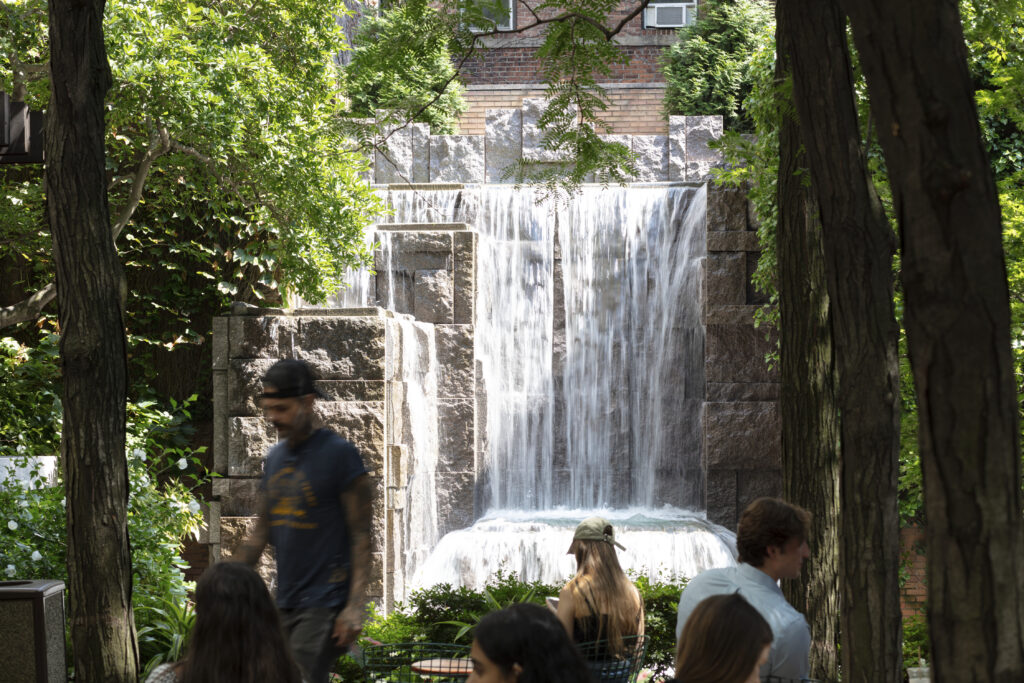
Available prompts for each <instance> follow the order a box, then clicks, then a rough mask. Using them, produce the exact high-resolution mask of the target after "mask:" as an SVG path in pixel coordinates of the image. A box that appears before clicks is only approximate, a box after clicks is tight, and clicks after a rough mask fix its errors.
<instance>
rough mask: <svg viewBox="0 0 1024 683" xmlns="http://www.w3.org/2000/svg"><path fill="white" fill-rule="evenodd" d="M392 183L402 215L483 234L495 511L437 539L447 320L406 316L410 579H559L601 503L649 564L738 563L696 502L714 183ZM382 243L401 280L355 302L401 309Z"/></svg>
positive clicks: (481, 279)
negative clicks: (557, 188)
mask: <svg viewBox="0 0 1024 683" xmlns="http://www.w3.org/2000/svg"><path fill="white" fill-rule="evenodd" d="M386 192H387V198H388V203H389V205H390V207H391V209H392V215H391V217H390V218H389V222H391V223H400V224H407V223H425V222H430V223H445V222H468V223H471V224H472V225H474V227H475V228H476V230H477V232H478V241H477V273H476V287H477V306H476V310H477V314H476V320H475V339H476V349H475V355H476V360H477V362H478V364H479V365H478V367H479V368H480V369H481V373H482V377H481V379H482V384H483V386H484V391H485V395H486V400H485V401H484V403H483V405H485V406H486V413H485V414H483V415H481V416H480V417H481V419H480V423H479V426H478V429H480V430H481V433H482V434H481V435H482V437H483V439H482V442H483V443H485V444H486V451H487V458H486V462H484V463H483V464H482V467H481V468H480V471H479V477H478V480H477V502H478V508H479V509H481V510H486V513H485V514H484V516H483V517H482V518H481V519H480V520H478V521H477V522H476V523H475V524H474V525H473V526H472V527H470V528H468V529H462V530H459V531H455V532H452V533H449V534H447V535H446V536H445V537H444V538H441V539H440V540H438V538H437V537H438V532H437V508H436V498H437V497H436V495H435V494H436V491H434V488H433V487H434V485H435V477H434V472H435V468H436V462H437V457H438V452H437V448H438V447H437V431H436V421H437V416H436V381H437V380H436V359H435V355H434V353H435V352H434V347H433V344H434V341H433V334H428V332H427V330H428V329H431V328H432V326H430V325H421V324H419V323H415V322H413V321H411V320H402V321H401V329H402V353H403V360H402V363H403V367H402V374H403V378H404V379H405V381H406V382H407V389H406V397H405V403H404V408H403V410H404V411H405V413H406V415H405V418H406V419H405V429H406V430H407V432H406V434H405V435H404V438H403V442H404V443H406V444H407V445H408V447H409V448H410V449H411V451H412V453H411V454H410V457H412V459H413V462H414V470H413V472H412V474H411V476H410V479H409V482H408V484H407V492H408V495H409V508H408V516H407V517H406V520H405V527H406V528H405V529H404V531H405V533H406V536H405V538H406V546H405V547H406V556H405V558H404V559H405V562H404V565H405V571H406V576H405V581H404V584H405V585H404V586H403V587H404V588H406V589H408V588H413V587H420V586H426V585H432V584H435V583H439V582H449V583H453V584H461V585H468V586H480V585H482V584H483V583H485V582H486V580H487V578H488V577H489V576H492V575H493V574H494V573H495V572H496V571H498V570H499V569H504V570H505V571H515V572H517V573H518V574H520V575H521V576H522V577H523V578H524V579H526V580H541V581H544V582H547V583H557V582H560V581H562V580H564V579H565V578H566V577H567V576H569V575H570V574H571V573H572V571H573V569H574V567H573V561H572V559H571V557H569V556H567V555H566V554H565V551H566V549H567V548H568V545H569V539H570V538H571V533H572V528H573V527H574V526H575V524H576V523H578V522H579V520H580V519H582V518H583V517H586V516H589V515H592V514H600V515H602V516H604V517H606V518H608V519H609V520H610V521H611V522H612V523H613V524H615V525H616V529H617V537H618V538H619V539H620V540H621V541H622V542H623V543H624V544H625V545H626V547H627V550H626V551H621V552H620V553H619V555H620V561H621V562H622V564H623V566H624V567H625V568H626V569H627V570H632V571H634V572H636V573H638V574H646V575H648V576H650V577H651V578H656V577H657V575H658V574H664V575H666V576H668V577H672V578H674V577H678V576H692V575H694V574H696V573H697V572H699V571H701V570H703V569H705V568H708V567H712V566H722V565H727V564H732V563H733V562H734V551H733V548H734V545H735V537H734V536H733V535H732V534H731V533H730V532H728V531H727V530H725V529H723V528H721V527H718V526H716V525H714V524H711V523H709V522H707V521H706V520H705V519H704V517H703V515H701V514H700V513H694V512H691V511H690V510H691V509H701V508H702V507H703V500H702V495H703V494H702V492H703V481H702V468H701V420H702V410H703V395H704V374H703V363H704V354H703V346H704V329H703V325H702V322H701V302H702V301H703V296H702V292H701V291H700V287H701V281H702V278H701V276H700V270H701V267H702V261H703V258H704V255H705V254H704V249H705V246H704V245H705V232H704V231H705V228H704V213H705V199H706V197H705V190H704V189H703V188H694V187H678V186H664V185H662V186H655V185H652V186H640V185H634V186H631V187H629V188H597V187H585V188H584V189H583V191H582V193H581V194H579V195H577V196H575V197H573V198H571V199H570V200H569V201H568V202H565V203H562V204H555V203H551V202H539V201H538V198H537V196H536V194H535V192H534V191H532V190H530V189H521V190H516V189H514V188H512V187H509V186H484V187H480V188H466V189H459V190H451V189H415V190H412V189H410V190H387V191H386ZM370 239H373V240H375V242H376V245H377V249H378V259H379V263H378V268H379V269H380V270H381V272H383V273H387V274H388V276H386V277H383V278H378V279H377V280H376V283H375V286H376V291H375V293H374V290H373V287H372V286H369V285H367V286H364V287H361V288H358V289H356V288H353V289H352V290H350V293H349V294H348V295H347V297H346V298H345V300H344V301H345V302H346V305H349V306H365V305H367V304H368V303H372V302H373V301H374V298H375V300H376V302H378V303H379V304H385V305H387V306H388V307H389V308H392V309H393V308H394V306H395V291H394V282H393V280H392V278H391V277H390V274H391V268H390V265H389V264H390V262H391V258H392V240H391V232H390V231H389V230H388V229H387V226H381V228H380V229H379V230H378V231H377V232H376V233H375V234H374V235H372V236H371V237H370ZM381 266H383V267H381ZM360 277H363V276H362V275H360ZM365 277H367V281H368V282H370V280H369V279H368V278H369V276H368V275H367V276H365ZM360 296H362V297H368V296H369V297H370V298H369V299H367V298H359V297H360ZM432 392H434V393H433V394H432ZM431 411H433V412H432V413H431ZM431 548H433V551H432V552H430V550H431ZM413 572H414V574H413ZM410 576H411V577H412V581H411V582H410V581H409V578H410ZM403 592H404V591H403ZM396 597H398V598H399V599H401V597H402V596H401V595H399V596H396Z"/></svg>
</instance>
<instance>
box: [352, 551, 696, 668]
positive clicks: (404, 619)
mask: <svg viewBox="0 0 1024 683" xmlns="http://www.w3.org/2000/svg"><path fill="white" fill-rule="evenodd" d="M634 583H635V585H636V587H637V589H638V590H639V591H640V596H641V597H642V598H643V601H644V610H645V615H646V622H645V628H646V633H647V637H648V647H647V662H646V664H645V666H646V667H647V668H649V669H653V670H654V671H655V672H656V673H657V674H659V675H661V674H667V673H669V672H670V670H671V668H672V665H673V661H674V659H675V648H676V637H675V628H676V609H677V606H678V604H679V595H680V593H682V590H683V587H684V586H685V585H686V583H685V581H683V582H668V581H651V580H650V579H648V578H646V577H643V576H641V577H638V578H635V579H634ZM559 590H560V587H559V586H553V585H548V584H543V583H540V582H536V581H534V582H528V581H521V580H520V579H518V578H517V577H516V576H515V575H514V574H509V573H505V572H503V571H502V572H499V573H498V574H497V575H496V576H495V577H494V578H493V579H491V580H490V581H488V582H487V584H486V585H485V586H484V587H483V588H481V589H480V590H472V589H470V588H465V587H460V588H456V587H453V586H451V585H448V584H441V585H437V586H433V587H431V588H426V589H422V590H418V591H415V592H414V593H413V594H412V595H411V596H410V598H409V601H408V602H407V603H406V604H404V605H397V606H396V607H395V609H394V610H393V611H392V612H391V613H390V614H389V615H388V616H386V617H385V616H382V615H381V614H380V612H378V611H377V610H376V608H374V611H373V613H372V614H371V617H370V619H369V620H368V621H367V623H366V626H365V628H364V629H363V636H364V637H365V638H368V639H371V640H374V641H379V642H383V643H401V642H414V641H423V642H439V643H451V642H456V641H457V640H458V638H459V637H461V636H462V635H464V634H465V633H467V632H468V630H469V629H467V628H466V627H467V626H470V627H471V626H474V625H475V624H476V623H477V622H478V621H479V620H480V618H481V617H483V616H484V615H485V614H487V613H488V612H490V611H493V610H496V609H501V608H503V607H505V606H508V605H511V604H514V603H518V602H533V603H536V604H543V602H544V599H545V598H546V597H547V596H550V595H557V594H558V592H559ZM336 671H337V672H338V673H339V674H342V675H343V676H344V677H345V680H357V678H358V677H359V676H360V672H359V670H358V666H357V665H356V664H355V662H353V661H352V660H351V659H343V660H342V661H341V662H340V663H339V666H338V668H337V669H336Z"/></svg>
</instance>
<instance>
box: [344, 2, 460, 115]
mask: <svg viewBox="0 0 1024 683" xmlns="http://www.w3.org/2000/svg"><path fill="white" fill-rule="evenodd" d="M448 42H449V38H448V32H447V30H446V24H445V22H444V21H443V18H442V17H441V16H440V15H439V14H438V12H437V10H435V9H434V8H433V7H430V6H428V5H424V4H420V3H409V4H402V5H397V6H395V7H391V8H388V9H385V10H384V11H382V12H381V14H380V15H378V16H372V15H371V16H367V17H363V18H362V20H361V23H360V25H359V31H358V33H357V34H356V37H355V39H354V40H353V44H354V46H353V49H352V52H351V60H350V62H349V63H348V65H346V66H345V67H344V69H343V71H342V74H343V88H342V89H343V92H344V94H345V96H346V97H347V98H348V100H349V110H348V111H349V114H351V115H355V116H360V117H375V116H376V115H377V113H378V112H379V111H381V110H385V111H387V112H388V113H389V115H390V116H392V117H395V120H394V123H404V122H406V121H416V122H424V123H429V124H430V130H431V132H432V133H434V134H435V135H440V134H446V133H454V132H456V129H457V124H458V117H459V115H460V114H461V113H462V112H463V111H465V110H466V102H465V99H464V98H463V90H464V88H463V87H462V85H461V84H460V83H459V82H458V81H457V80H456V79H455V76H456V69H455V64H454V63H453V62H452V55H451V51H450V50H449V48H448Z"/></svg>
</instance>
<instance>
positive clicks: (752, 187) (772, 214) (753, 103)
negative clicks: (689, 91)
mask: <svg viewBox="0 0 1024 683" xmlns="http://www.w3.org/2000/svg"><path fill="white" fill-rule="evenodd" d="M762 30H763V36H762V37H763V40H761V41H758V44H759V45H760V46H761V47H759V48H758V49H757V50H756V51H755V52H754V54H753V55H751V56H750V58H749V61H748V64H747V68H748V72H747V75H746V76H745V78H746V79H747V80H748V81H749V82H750V92H749V93H748V95H747V97H746V98H745V99H744V100H743V109H744V111H745V112H746V115H747V116H748V117H749V118H750V121H751V123H752V124H753V131H754V135H753V136H746V135H741V134H740V133H737V132H735V131H726V132H725V134H724V135H723V136H722V138H721V140H720V141H719V142H718V143H717V146H718V147H719V148H720V149H721V150H722V153H723V156H724V158H725V162H726V165H725V167H724V168H715V169H712V171H711V172H712V176H713V177H714V179H715V182H716V183H719V184H723V185H729V186H732V187H746V188H748V194H747V196H748V198H749V199H750V202H751V204H752V205H753V208H754V213H755V215H756V217H757V237H758V243H759V244H760V245H761V254H760V256H759V258H758V261H757V268H756V270H755V271H754V273H753V275H752V276H751V282H752V283H753V284H754V286H755V287H756V288H757V290H758V291H759V292H761V293H762V294H764V295H766V296H767V297H768V303H767V304H766V305H764V306H762V307H761V308H760V309H759V310H758V311H757V313H756V314H755V317H754V322H755V324H756V325H758V326H760V325H768V326H771V327H775V326H777V324H778V315H779V314H778V306H777V303H778V296H779V295H778V289H777V286H778V285H777V273H778V258H777V254H776V250H775V234H776V230H777V227H778V221H779V207H778V202H777V197H776V194H777V188H778V169H779V122H780V121H781V117H782V116H795V115H796V114H795V112H794V111H793V106H792V97H791V96H790V93H791V89H792V83H791V82H789V81H786V82H783V83H777V82H776V79H775V40H774V36H773V31H774V22H771V23H770V24H769V25H767V26H765V27H763V29H762ZM776 356H777V352H775V354H773V355H772V357H770V358H769V362H770V363H774V362H775V361H776V360H777V357H776Z"/></svg>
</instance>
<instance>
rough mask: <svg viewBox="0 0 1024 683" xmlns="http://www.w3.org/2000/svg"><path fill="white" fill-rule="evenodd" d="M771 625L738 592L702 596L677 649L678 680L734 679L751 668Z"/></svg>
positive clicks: (730, 682) (727, 682)
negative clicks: (703, 597) (704, 597)
mask: <svg viewBox="0 0 1024 683" xmlns="http://www.w3.org/2000/svg"><path fill="white" fill-rule="evenodd" d="M771 642H772V629H771V627H770V626H768V622H767V621H765V620H764V617H762V616H761V614H760V613H759V612H758V611H757V610H756V609H754V608H753V607H752V606H751V605H750V603H749V602H747V601H746V600H745V599H744V598H743V596H742V595H740V594H739V593H728V594H723V595H713V596H711V597H710V598H706V599H704V600H702V601H701V602H700V603H699V604H698V605H697V606H696V607H695V608H694V609H693V612H692V613H691V614H690V618H689V619H687V620H686V626H684V627H683V633H682V635H680V636H679V646H678V647H677V649H676V681H677V683H736V681H745V680H747V678H748V677H749V676H750V674H751V673H753V671H754V667H756V666H757V662H758V660H759V659H760V658H761V652H762V651H764V648H765V646H766V645H771Z"/></svg>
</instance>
